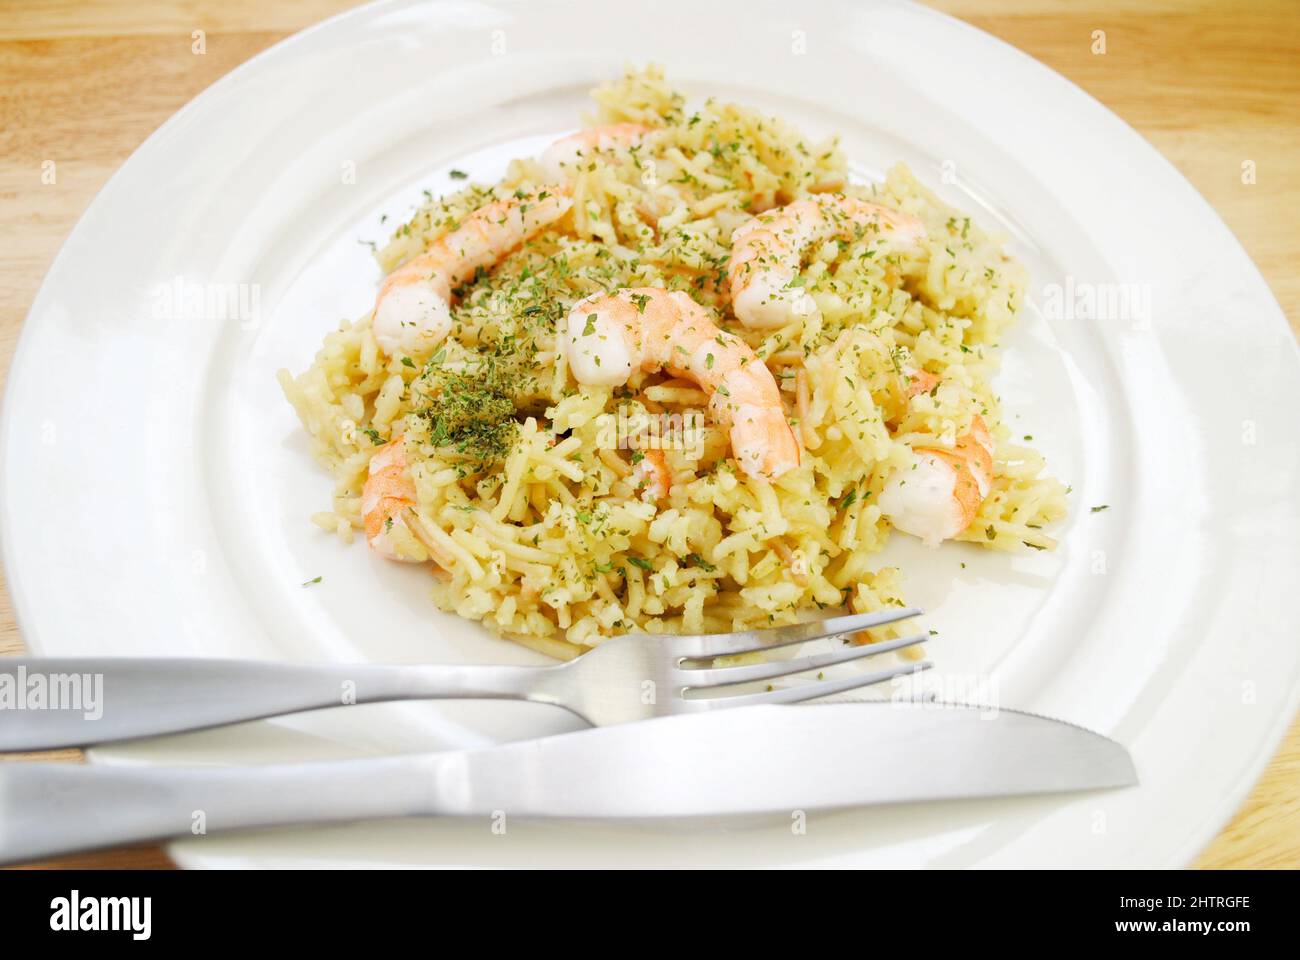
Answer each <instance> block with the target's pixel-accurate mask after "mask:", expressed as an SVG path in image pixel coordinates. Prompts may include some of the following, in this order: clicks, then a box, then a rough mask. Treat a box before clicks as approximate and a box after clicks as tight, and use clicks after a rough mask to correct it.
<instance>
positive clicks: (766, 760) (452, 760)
mask: <svg viewBox="0 0 1300 960" xmlns="http://www.w3.org/2000/svg"><path fill="white" fill-rule="evenodd" d="M1136 782H1137V774H1136V772H1135V770H1134V767H1133V762H1132V760H1131V758H1130V757H1129V754H1128V751H1126V750H1125V749H1124V748H1123V747H1122V746H1120V745H1119V744H1118V743H1115V742H1114V741H1113V740H1109V739H1107V738H1106V737H1103V736H1101V735H1100V734H1096V733H1093V732H1091V731H1089V730H1085V729H1083V728H1082V727H1077V726H1074V725H1072V724H1069V723H1064V722H1061V721H1059V720H1051V719H1048V718H1046V717H1039V716H1035V715H1032V714H1027V713H1018V712H1015V711H1011V710H1005V709H999V710H998V711H997V712H996V713H993V712H990V711H988V710H987V709H986V708H981V707H968V706H958V705H953V704H944V703H934V702H930V703H918V702H910V701H909V702H892V701H877V702H855V703H824V704H809V705H798V706H757V707H746V708H741V709H739V710H720V711H717V712H715V713H706V714H697V715H690V716H676V717H665V718H663V719H658V720H649V721H645V722H642V723H636V724H627V725H622V726H613V727H600V728H596V729H592V730H583V731H580V732H577V733H567V734H563V735H560V736H554V737H546V738H543V739H537V740H527V741H521V742H515V743H507V744H503V745H500V746H495V747H491V748H487V749H481V750H467V751H457V752H446V753H433V754H422V755H412V756H399V757H384V758H365V759H357V760H343V761H333V762H325V763H302V764H291V765H264V766H248V767H237V766H232V767H210V766H208V767H202V766H194V767H162V766H112V765H104V764H97V765H93V766H74V765H70V764H48V763H44V764H42V763H4V764H0V862H5V863H17V862H23V861H28V860H35V859H41V858H44V857H50V856H56V855H60V854H66V853H71V852H74V851H79V850H87V849H94V848H98V847H104V846H113V845H117V844H124V843H133V842H138V841H143V840H158V839H164V838H168V837H175V836H181V835H188V834H189V833H190V829H191V824H192V823H193V822H194V821H193V818H194V816H195V813H196V811H203V815H204V817H205V819H206V828H207V830H208V831H209V832H214V831H218V830H233V829H238V828H244V827H258V826H273V825H282V824H302V823H326V822H336V821H346V820H365V819H375V818H385V817H412V816H432V815H452V816H491V815H493V814H494V813H496V812H497V811H504V812H505V813H506V814H507V815H509V816H511V817H563V818H579V819H586V818H601V819H606V818H657V817H703V816H709V817H712V816H719V815H727V814H753V813H761V812H776V811H782V812H788V811H793V810H822V809H829V808H839V807H854V806H862V805H869V804H882V803H904V802H909V801H919V800H939V799H948V798H958V797H990V796H1006V795H1017V794H1031V793H1055V792H1063V791H1074V790H1094V789H1103V788H1111V787H1125V786H1130V785H1133V784H1135V783H1136Z"/></svg>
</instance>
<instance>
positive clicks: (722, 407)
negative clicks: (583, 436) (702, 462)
mask: <svg viewBox="0 0 1300 960" xmlns="http://www.w3.org/2000/svg"><path fill="white" fill-rule="evenodd" d="M567 326H568V330H567V334H566V335H565V337H564V345H565V352H566V353H567V355H568V360H569V368H570V369H571V370H572V371H573V375H574V377H575V378H576V379H577V381H578V382H579V383H584V384H590V385H600V386H609V387H613V386H620V385H622V384H624V383H627V381H628V378H630V377H631V376H632V371H634V370H636V369H638V368H639V369H642V370H659V369H666V370H668V371H669V372H670V373H671V374H672V375H673V376H675V377H686V378H687V379H689V380H693V381H695V382H696V383H698V384H699V385H700V387H701V388H702V389H703V390H704V392H705V393H706V394H707V395H708V397H709V415H710V416H711V417H712V418H713V420H714V422H715V423H718V424H720V425H722V426H723V427H726V428H728V429H729V431H730V437H731V452H732V454H733V455H734V456H735V458H736V459H737V460H738V461H739V462H740V467H741V469H742V470H744V471H745V473H747V474H749V475H750V476H758V477H765V478H768V479H775V478H776V477H779V476H780V475H781V474H783V473H785V472H786V471H787V470H790V469H792V468H794V467H797V466H798V465H799V444H798V443H797V442H796V440H795V438H794V433H793V432H792V431H791V429H790V424H789V421H787V420H786V416H785V410H784V408H783V407H782V406H781V393H780V390H779V388H778V387H777V385H776V379H775V378H774V377H773V376H772V372H771V371H770V370H768V368H767V366H766V365H765V364H764V363H763V362H762V361H761V360H759V359H758V357H757V356H755V355H754V351H753V350H752V349H750V347H749V345H748V344H747V343H745V342H744V341H743V340H741V339H740V338H739V337H735V336H732V335H730V334H726V333H723V332H722V331H721V330H720V329H719V328H718V327H717V325H716V324H714V322H713V321H712V320H711V319H710V317H709V314H708V312H707V311H706V310H705V309H704V308H703V307H701V306H700V305H699V304H698V303H696V302H695V301H694V300H692V299H691V298H690V296H689V295H687V294H685V293H669V292H667V291H666V290H659V289H657V288H654V287H642V288H640V289H633V290H620V291H619V292H617V293H613V294H606V293H599V294H595V295H594V296H591V297H588V298H587V299H585V300H581V301H579V302H578V303H577V304H575V305H574V307H573V309H572V310H571V311H570V312H569V319H568V324H567Z"/></svg>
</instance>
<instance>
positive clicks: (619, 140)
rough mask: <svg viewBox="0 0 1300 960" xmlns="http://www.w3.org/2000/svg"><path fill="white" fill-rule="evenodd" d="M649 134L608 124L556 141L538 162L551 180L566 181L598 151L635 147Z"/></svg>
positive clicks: (643, 128)
mask: <svg viewBox="0 0 1300 960" xmlns="http://www.w3.org/2000/svg"><path fill="white" fill-rule="evenodd" d="M649 130H650V128H649V127H646V126H642V125H641V124H639V123H608V124H605V125H603V126H599V127H587V128H586V129H585V130H579V131H578V132H577V133H574V134H570V135H569V136H567V137H562V138H560V139H559V140H556V141H555V142H554V143H553V144H551V145H550V146H549V147H547V148H546V149H545V150H544V151H542V155H541V156H540V157H538V158H537V162H538V163H540V164H541V165H542V169H544V170H545V171H546V175H547V176H548V177H550V178H551V179H552V180H560V181H563V180H568V179H569V178H571V177H572V176H573V175H574V174H575V173H577V172H578V167H579V165H580V163H581V161H582V160H583V159H584V158H587V157H590V156H591V154H592V152H593V151H597V150H620V149H623V148H624V147H631V146H635V145H636V144H638V143H640V142H641V138H642V137H643V136H645V134H646V133H648V132H649Z"/></svg>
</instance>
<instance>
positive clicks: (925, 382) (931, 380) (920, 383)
mask: <svg viewBox="0 0 1300 960" xmlns="http://www.w3.org/2000/svg"><path fill="white" fill-rule="evenodd" d="M903 377H904V378H905V379H906V380H907V396H908V398H909V399H910V398H911V397H919V396H920V395H921V394H923V393H929V392H930V391H931V390H933V389H934V388H935V387H936V386H938V385H939V378H938V377H936V376H935V375H934V374H933V373H930V372H929V371H928V370H922V369H921V368H920V367H904V368H903Z"/></svg>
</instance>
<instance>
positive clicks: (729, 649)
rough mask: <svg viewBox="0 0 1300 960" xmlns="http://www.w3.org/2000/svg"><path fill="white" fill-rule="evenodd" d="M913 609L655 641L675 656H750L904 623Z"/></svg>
mask: <svg viewBox="0 0 1300 960" xmlns="http://www.w3.org/2000/svg"><path fill="white" fill-rule="evenodd" d="M920 613H921V611H920V610H918V609H916V608H915V607H890V608H889V609H887V610H876V611H875V612H873V613H854V614H850V615H849V616H846V617H830V618H829V619H826V620H809V621H808V622H807V623H792V624H790V625H789V626H786V627H773V628H769V629H764V630H741V631H739V632H737V633H705V634H699V635H697V636H667V635H662V634H661V635H660V636H659V637H657V638H656V639H658V640H659V641H660V642H661V643H662V644H663V649H664V650H666V651H667V652H668V653H669V654H670V655H672V656H678V657H724V656H730V655H732V654H736V653H751V652H753V651H755V650H768V649H771V648H772V647H787V646H789V645H790V644H792V643H805V642H807V641H809V640H820V639H822V638H823V637H833V636H835V635H836V634H839V633H856V632H857V631H859V630H866V629H867V628H868V627H879V626H883V625H884V624H886V623H893V622H894V621H895V620H906V619H907V618H908V617H915V616H919V615H920Z"/></svg>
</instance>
